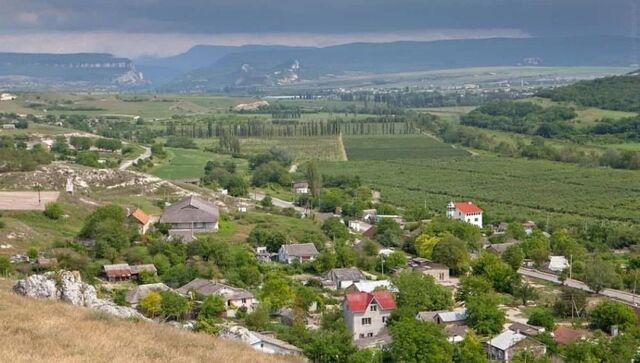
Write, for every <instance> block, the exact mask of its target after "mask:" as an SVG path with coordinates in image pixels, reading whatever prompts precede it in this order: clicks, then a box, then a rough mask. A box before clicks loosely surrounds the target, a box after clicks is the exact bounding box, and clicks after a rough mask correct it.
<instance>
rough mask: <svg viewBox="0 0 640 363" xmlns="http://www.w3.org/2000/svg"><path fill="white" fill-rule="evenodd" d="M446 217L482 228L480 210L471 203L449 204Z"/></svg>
mask: <svg viewBox="0 0 640 363" xmlns="http://www.w3.org/2000/svg"><path fill="white" fill-rule="evenodd" d="M447 217H449V218H452V219H457V220H459V221H463V222H467V223H469V224H473V225H474V226H477V227H479V228H482V209H480V207H478V206H477V205H475V204H473V202H456V203H454V202H451V203H449V204H448V205H447Z"/></svg>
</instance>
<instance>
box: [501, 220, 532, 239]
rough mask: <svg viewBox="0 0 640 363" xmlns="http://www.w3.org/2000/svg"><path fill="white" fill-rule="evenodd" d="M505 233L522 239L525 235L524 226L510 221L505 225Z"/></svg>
mask: <svg viewBox="0 0 640 363" xmlns="http://www.w3.org/2000/svg"><path fill="white" fill-rule="evenodd" d="M506 235H507V236H508V237H513V238H515V239H518V240H523V239H524V238H526V237H527V233H526V232H525V231H524V227H522V223H518V222H512V223H509V225H508V226H507V232H506Z"/></svg>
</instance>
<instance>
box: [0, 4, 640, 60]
mask: <svg viewBox="0 0 640 363" xmlns="http://www.w3.org/2000/svg"><path fill="white" fill-rule="evenodd" d="M638 18H640V0H314V1H311V0H295V1H294V0H171V1H169V0H0V51H16V52H53V53H68V52H109V53H113V54H115V55H118V56H126V57H133V58H135V57H139V56H143V55H155V56H167V55H173V54H177V53H181V52H184V51H186V50H187V49H189V48H190V47H192V46H193V45H196V44H214V45H215V44H219V45H242V44H285V45H311V46H327V45H333V44H343V43H348V42H354V41H367V42H381V41H394V40H438V39H465V38H487V37H526V36H572V35H586V36H588V35H594V34H598V35H601V34H609V35H624V36H632V35H636V36H638V29H637V28H638V21H639V20H638Z"/></svg>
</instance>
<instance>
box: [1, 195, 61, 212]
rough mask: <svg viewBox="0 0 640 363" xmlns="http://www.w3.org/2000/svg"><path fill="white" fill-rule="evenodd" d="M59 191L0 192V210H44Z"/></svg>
mask: <svg viewBox="0 0 640 363" xmlns="http://www.w3.org/2000/svg"><path fill="white" fill-rule="evenodd" d="M59 196H60V192H39V193H38V192H0V210H44V206H45V205H46V204H47V203H50V202H55V201H56V200H58V197H59Z"/></svg>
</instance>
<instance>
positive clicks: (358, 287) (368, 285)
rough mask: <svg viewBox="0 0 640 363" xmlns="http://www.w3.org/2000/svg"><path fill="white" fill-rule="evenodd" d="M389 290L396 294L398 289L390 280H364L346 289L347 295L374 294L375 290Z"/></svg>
mask: <svg viewBox="0 0 640 363" xmlns="http://www.w3.org/2000/svg"><path fill="white" fill-rule="evenodd" d="M376 289H377V290H388V291H392V292H396V291H397V289H396V288H395V286H393V284H392V283H391V281H389V280H375V281H372V280H362V281H357V282H354V283H353V284H351V286H348V287H347V288H346V289H345V292H346V293H347V294H349V293H354V292H373V291H374V290H376Z"/></svg>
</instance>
